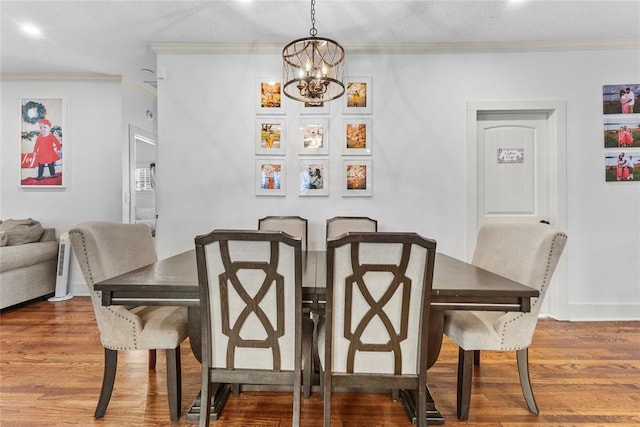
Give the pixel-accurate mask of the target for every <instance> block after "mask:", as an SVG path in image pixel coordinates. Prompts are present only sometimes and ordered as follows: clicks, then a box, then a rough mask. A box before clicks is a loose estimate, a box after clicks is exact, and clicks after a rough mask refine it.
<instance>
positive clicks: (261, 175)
mask: <svg viewBox="0 0 640 427" xmlns="http://www.w3.org/2000/svg"><path fill="white" fill-rule="evenodd" d="M285 183H286V174H285V162H284V160H282V159H268V158H264V159H257V160H256V196H284V195H285V194H286V193H285V191H286V188H285Z"/></svg>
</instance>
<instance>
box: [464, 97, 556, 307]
mask: <svg viewBox="0 0 640 427" xmlns="http://www.w3.org/2000/svg"><path fill="white" fill-rule="evenodd" d="M467 156H468V157H467V170H468V174H469V175H468V180H467V208H468V211H467V257H468V259H471V256H472V254H473V250H474V248H475V241H476V236H477V233H478V228H479V227H480V225H481V224H482V223H484V222H487V221H493V222H495V221H503V222H505V221H516V220H517V221H535V222H537V221H540V220H545V221H549V222H550V223H551V224H552V225H553V226H555V227H556V228H558V229H560V230H563V231H566V230H567V193H566V185H567V184H566V172H565V171H566V104H565V102H563V101H486V102H484V101H480V102H469V103H468V105H467ZM554 281H555V282H558V285H556V286H555V287H553V286H552V287H551V288H550V291H549V295H547V298H546V300H545V302H544V304H543V306H542V313H547V314H551V315H552V316H554V315H555V316H557V315H558V314H559V313H561V312H562V311H563V306H565V305H566V304H567V301H566V286H567V284H566V283H567V282H566V267H565V266H564V265H559V267H558V269H556V272H555V274H554Z"/></svg>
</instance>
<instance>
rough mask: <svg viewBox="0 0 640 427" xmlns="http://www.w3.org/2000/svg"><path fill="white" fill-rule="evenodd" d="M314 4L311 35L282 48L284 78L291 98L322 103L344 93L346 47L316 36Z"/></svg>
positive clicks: (313, 1) (313, 2) (314, 103)
mask: <svg viewBox="0 0 640 427" xmlns="http://www.w3.org/2000/svg"><path fill="white" fill-rule="evenodd" d="M315 5H316V2H315V0H311V29H310V30H309V35H310V36H311V37H306V38H303V39H298V40H294V41H292V42H291V43H289V44H288V45H286V46H285V47H284V49H282V60H283V62H284V67H283V79H282V81H283V82H284V89H283V90H284V94H285V95H286V96H288V97H289V98H291V99H295V100H296V101H302V102H305V103H307V104H310V105H322V103H323V102H325V101H331V100H332V99H336V98H339V97H341V96H342V95H343V94H344V83H343V81H344V49H343V48H342V46H340V44H339V43H338V42H336V41H333V40H331V39H326V38H323V37H316V35H317V34H318V30H316V16H315V15H316V9H315Z"/></svg>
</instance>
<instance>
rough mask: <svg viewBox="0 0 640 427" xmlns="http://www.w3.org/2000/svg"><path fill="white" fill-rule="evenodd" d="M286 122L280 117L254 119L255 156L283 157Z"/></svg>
mask: <svg viewBox="0 0 640 427" xmlns="http://www.w3.org/2000/svg"><path fill="white" fill-rule="evenodd" d="M286 129H287V126H286V122H285V120H284V119H283V118H282V117H259V118H258V119H256V154H271V155H278V156H284V155H285V153H286V151H285V141H286V138H285V136H286Z"/></svg>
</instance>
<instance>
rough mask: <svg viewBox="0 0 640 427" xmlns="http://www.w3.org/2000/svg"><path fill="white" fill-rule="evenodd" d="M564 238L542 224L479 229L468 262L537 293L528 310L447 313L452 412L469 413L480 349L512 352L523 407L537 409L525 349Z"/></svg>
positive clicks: (501, 225) (527, 346) (446, 324)
mask: <svg viewBox="0 0 640 427" xmlns="http://www.w3.org/2000/svg"><path fill="white" fill-rule="evenodd" d="M566 241H567V236H566V234H564V233H562V232H559V231H557V230H556V229H555V228H553V227H552V226H550V225H548V224H547V223H534V222H530V223H510V224H486V225H484V226H482V227H481V228H480V231H479V233H478V238H477V243H476V248H475V251H474V255H473V260H472V263H473V264H474V265H476V266H478V267H481V268H483V269H485V270H489V271H491V272H493V273H496V274H499V275H501V276H504V277H506V278H508V279H511V280H514V281H516V282H520V283H522V284H524V285H527V286H530V287H532V288H535V289H537V290H538V291H540V296H539V297H538V298H532V300H531V311H530V312H528V313H520V312H508V313H505V312H496V311H447V312H445V321H444V322H445V323H444V331H445V333H446V334H447V335H448V336H449V338H451V339H452V340H453V341H454V342H455V343H456V344H457V345H458V346H459V356H458V383H457V414H458V418H459V419H461V420H466V419H468V417H469V405H470V401H471V382H472V376H473V365H474V364H476V366H479V363H480V350H502V351H509V350H512V351H516V354H517V363H518V373H519V375H520V384H521V386H522V392H523V394H524V397H525V400H526V403H527V406H528V407H529V411H531V412H532V413H534V414H537V413H538V407H537V405H536V402H535V399H534V396H533V391H532V389H531V383H530V381H529V363H528V348H529V346H530V345H531V340H532V338H533V333H534V331H535V328H536V323H537V321H538V314H539V312H540V306H541V305H542V301H543V299H544V297H545V294H546V292H547V289H548V287H549V282H550V280H551V276H552V275H553V272H554V270H555V268H556V265H557V264H558V260H559V259H560V255H561V254H562V251H563V249H564V247H565V244H566Z"/></svg>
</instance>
